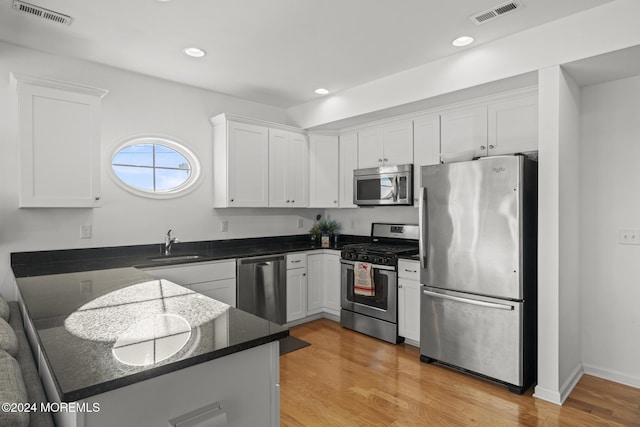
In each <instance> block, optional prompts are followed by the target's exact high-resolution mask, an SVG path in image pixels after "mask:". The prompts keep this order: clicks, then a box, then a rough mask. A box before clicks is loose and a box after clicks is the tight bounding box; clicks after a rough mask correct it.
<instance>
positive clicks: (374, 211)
mask: <svg viewBox="0 0 640 427" xmlns="http://www.w3.org/2000/svg"><path fill="white" fill-rule="evenodd" d="M326 214H327V216H328V217H329V218H331V219H335V220H336V221H338V222H339V223H340V225H341V226H342V229H341V233H343V234H356V235H360V236H370V235H371V223H372V222H389V223H396V224H417V223H418V208H417V207H409V206H387V207H382V206H381V207H371V208H353V209H327V212H326Z"/></svg>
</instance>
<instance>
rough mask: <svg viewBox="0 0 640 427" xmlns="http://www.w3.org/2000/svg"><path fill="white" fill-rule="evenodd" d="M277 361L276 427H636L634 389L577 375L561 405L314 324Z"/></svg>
mask: <svg viewBox="0 0 640 427" xmlns="http://www.w3.org/2000/svg"><path fill="white" fill-rule="evenodd" d="M291 335H293V336H295V337H298V338H300V339H303V340H305V341H308V342H310V343H311V346H309V347H306V348H303V349H301V350H297V351H294V352H292V353H289V354H286V355H284V356H282V357H281V358H280V399H281V401H280V405H281V411H280V414H281V426H331V427H335V426H468V425H475V426H516V425H521V426H617V425H620V426H640V390H639V389H636V388H633V387H628V386H624V385H620V384H617V383H612V382H609V381H605V380H602V379H599V378H595V377H592V376H589V375H585V376H583V378H582V379H581V380H580V382H579V384H578V386H577V387H576V388H575V389H574V391H573V392H572V393H571V396H570V397H569V398H568V399H567V401H566V403H565V404H564V406H561V407H560V406H557V405H554V404H552V403H549V402H545V401H543V400H540V399H535V398H533V397H532V393H533V388H531V389H529V390H528V391H527V392H525V393H524V394H523V395H522V396H518V395H515V394H512V393H510V392H509V391H508V390H507V388H506V387H503V386H500V385H496V384H493V383H490V382H488V381H484V380H481V379H478V378H475V377H472V376H469V375H465V374H462V373H459V372H456V371H453V370H451V369H447V368H444V367H442V366H438V365H436V364H431V365H428V364H425V363H421V362H420V360H419V356H420V351H419V349H418V348H416V347H413V346H410V345H406V344H401V345H391V344H387V343H385V342H383V341H380V340H377V339H374V338H371V337H368V336H366V335H362V334H359V333H356V332H352V331H349V330H347V329H343V328H341V327H340V325H339V324H337V323H335V322H332V321H330V320H326V319H321V320H317V321H313V322H310V323H307V324H304V325H301V326H297V327H294V328H292V329H291Z"/></svg>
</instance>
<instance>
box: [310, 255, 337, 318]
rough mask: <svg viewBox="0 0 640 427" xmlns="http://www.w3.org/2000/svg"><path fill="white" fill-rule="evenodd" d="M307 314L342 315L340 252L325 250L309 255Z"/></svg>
mask: <svg viewBox="0 0 640 427" xmlns="http://www.w3.org/2000/svg"><path fill="white" fill-rule="evenodd" d="M307 270H308V273H309V276H308V280H307V315H311V314H316V313H323V312H324V313H328V314H331V315H333V316H339V315H340V252H339V251H332V250H323V251H321V252H320V253H314V254H309V255H307Z"/></svg>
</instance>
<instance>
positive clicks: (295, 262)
mask: <svg viewBox="0 0 640 427" xmlns="http://www.w3.org/2000/svg"><path fill="white" fill-rule="evenodd" d="M306 258H307V255H306V254H304V253H296V254H289V255H287V322H293V321H294V320H300V319H303V318H304V317H305V316H306V315H307V265H306Z"/></svg>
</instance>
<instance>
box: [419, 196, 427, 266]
mask: <svg viewBox="0 0 640 427" xmlns="http://www.w3.org/2000/svg"><path fill="white" fill-rule="evenodd" d="M426 203H427V188H426V187H420V205H419V206H418V216H419V217H420V218H419V219H418V227H419V230H420V240H419V242H420V243H419V245H420V246H419V250H420V268H423V269H424V268H427V232H428V231H427V217H426V215H427V204H426Z"/></svg>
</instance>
